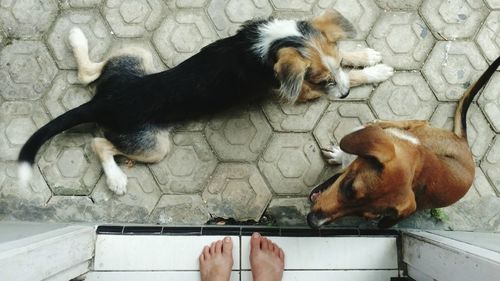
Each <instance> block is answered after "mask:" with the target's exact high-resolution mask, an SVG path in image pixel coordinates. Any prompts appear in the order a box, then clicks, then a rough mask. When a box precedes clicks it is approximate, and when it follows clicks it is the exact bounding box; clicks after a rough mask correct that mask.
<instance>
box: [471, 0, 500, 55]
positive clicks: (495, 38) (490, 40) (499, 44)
mask: <svg viewBox="0 0 500 281" xmlns="http://www.w3.org/2000/svg"><path fill="white" fill-rule="evenodd" d="M499 3H500V1H499ZM499 34H500V11H492V12H491V13H490V15H489V16H488V18H486V21H485V22H484V24H483V26H482V27H481V30H479V33H478V34H477V37H476V42H477V44H478V45H479V47H480V48H481V50H482V51H483V52H484V54H485V55H486V58H487V59H488V60H489V61H490V62H492V61H494V60H495V59H496V58H497V57H498V55H499V54H500V36H499Z"/></svg>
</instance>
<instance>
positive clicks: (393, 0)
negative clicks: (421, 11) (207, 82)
mask: <svg viewBox="0 0 500 281" xmlns="http://www.w3.org/2000/svg"><path fill="white" fill-rule="evenodd" d="M375 3H377V5H378V6H379V7H380V8H382V9H384V10H412V11H414V10H417V9H418V7H420V4H421V3H422V0H375Z"/></svg>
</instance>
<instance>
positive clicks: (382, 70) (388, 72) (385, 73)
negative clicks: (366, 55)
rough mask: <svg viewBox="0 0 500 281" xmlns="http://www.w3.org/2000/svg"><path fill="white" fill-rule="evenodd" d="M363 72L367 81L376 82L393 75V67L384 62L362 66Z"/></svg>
mask: <svg viewBox="0 0 500 281" xmlns="http://www.w3.org/2000/svg"><path fill="white" fill-rule="evenodd" d="M363 73H364V74H365V75H366V79H367V83H378V82H382V81H385V80H387V79H389V77H391V76H392V75H394V69H393V68H392V67H390V66H388V65H385V64H377V65H375V66H370V67H366V68H364V69H363Z"/></svg>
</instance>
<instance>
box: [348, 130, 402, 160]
mask: <svg viewBox="0 0 500 281" xmlns="http://www.w3.org/2000/svg"><path fill="white" fill-rule="evenodd" d="M340 148H341V149H342V150H343V151H345V152H347V153H350V154H354V155H358V156H360V157H368V158H374V159H376V160H377V161H378V162H380V163H381V164H384V163H386V162H388V161H390V160H391V159H393V158H394V156H395V153H396V152H395V149H394V144H393V143H392V142H391V140H390V139H389V137H387V135H386V134H385V133H384V131H383V129H382V128H380V127H378V126H368V127H366V128H363V129H361V130H358V131H355V132H353V133H350V134H348V135H347V136H345V137H343V138H342V140H340Z"/></svg>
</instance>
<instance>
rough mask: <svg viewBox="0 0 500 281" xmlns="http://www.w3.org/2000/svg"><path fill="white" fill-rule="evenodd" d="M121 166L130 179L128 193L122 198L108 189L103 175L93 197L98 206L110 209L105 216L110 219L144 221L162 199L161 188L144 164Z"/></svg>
mask: <svg viewBox="0 0 500 281" xmlns="http://www.w3.org/2000/svg"><path fill="white" fill-rule="evenodd" d="M119 166H120V168H121V169H122V171H123V172H124V173H125V174H126V175H127V178H128V182H127V192H126V193H125V194H124V195H121V196H120V195H116V194H115V193H114V192H112V191H111V190H110V189H109V188H108V186H107V184H106V175H103V176H102V177H101V178H100V179H99V182H98V183H97V185H96V187H95V190H94V192H92V195H91V197H92V199H93V200H94V203H95V204H96V205H99V206H103V207H105V208H106V209H108V210H107V212H106V213H105V214H106V217H107V218H109V219H112V220H118V221H136V220H139V221H144V220H146V218H147V216H148V215H149V214H150V213H151V212H152V211H153V209H154V207H155V206H156V203H158V200H159V199H160V196H161V191H160V188H159V187H158V184H157V183H156V181H155V180H154V177H153V175H152V174H151V172H150V171H149V169H148V168H147V166H145V165H142V164H136V165H135V166H134V167H131V168H127V166H126V164H120V165H119ZM124 210H127V211H124Z"/></svg>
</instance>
